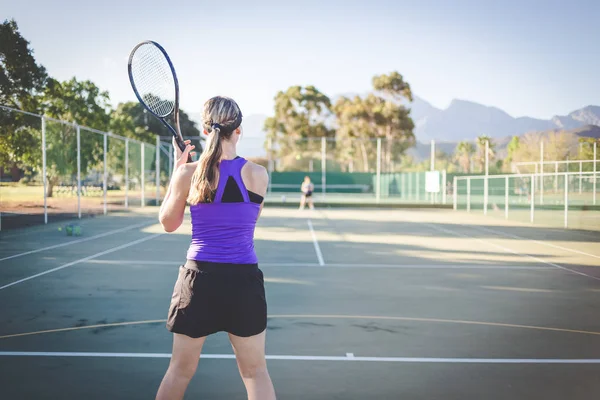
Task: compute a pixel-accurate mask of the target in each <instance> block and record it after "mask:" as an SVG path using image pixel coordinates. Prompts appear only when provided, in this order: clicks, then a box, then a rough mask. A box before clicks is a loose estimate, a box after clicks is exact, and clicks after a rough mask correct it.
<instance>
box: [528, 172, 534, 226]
mask: <svg viewBox="0 0 600 400" xmlns="http://www.w3.org/2000/svg"><path fill="white" fill-rule="evenodd" d="M534 176H535V175H531V196H530V197H531V210H530V213H529V220H530V222H531V223H533V214H534V210H535V179H534Z"/></svg>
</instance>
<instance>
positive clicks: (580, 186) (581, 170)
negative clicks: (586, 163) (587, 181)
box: [579, 161, 583, 194]
mask: <svg viewBox="0 0 600 400" xmlns="http://www.w3.org/2000/svg"><path fill="white" fill-rule="evenodd" d="M582 186H583V162H582V161H579V194H581V193H582Z"/></svg>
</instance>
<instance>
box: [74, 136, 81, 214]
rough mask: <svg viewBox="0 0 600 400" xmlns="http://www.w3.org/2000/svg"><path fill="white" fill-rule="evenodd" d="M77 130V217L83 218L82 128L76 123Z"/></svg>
mask: <svg viewBox="0 0 600 400" xmlns="http://www.w3.org/2000/svg"><path fill="white" fill-rule="evenodd" d="M75 129H76V130H77V217H78V218H79V219H81V129H80V127H79V125H75Z"/></svg>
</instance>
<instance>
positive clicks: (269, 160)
mask: <svg viewBox="0 0 600 400" xmlns="http://www.w3.org/2000/svg"><path fill="white" fill-rule="evenodd" d="M272 153H273V139H271V138H269V139H268V140H267V173H268V175H269V185H268V186H267V193H271V185H272V180H273V159H272V158H273V154H272Z"/></svg>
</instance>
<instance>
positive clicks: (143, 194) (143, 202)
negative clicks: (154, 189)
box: [140, 142, 146, 207]
mask: <svg viewBox="0 0 600 400" xmlns="http://www.w3.org/2000/svg"><path fill="white" fill-rule="evenodd" d="M144 147H145V146H144V142H141V143H140V148H141V153H142V157H141V158H142V160H141V162H140V164H141V168H140V171H141V173H140V175H141V177H142V178H141V187H142V196H141V200H142V201H141V205H140V207H144V205H145V203H146V199H145V193H144V192H145V187H144V186H145V181H146V180H145V177H144V175H145V174H144V172H145V171H144Z"/></svg>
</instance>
